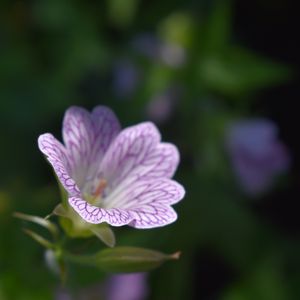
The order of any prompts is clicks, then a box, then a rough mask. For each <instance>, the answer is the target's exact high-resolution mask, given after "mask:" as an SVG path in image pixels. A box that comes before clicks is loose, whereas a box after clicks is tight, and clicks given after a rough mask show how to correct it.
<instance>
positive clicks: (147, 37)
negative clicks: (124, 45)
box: [132, 33, 186, 68]
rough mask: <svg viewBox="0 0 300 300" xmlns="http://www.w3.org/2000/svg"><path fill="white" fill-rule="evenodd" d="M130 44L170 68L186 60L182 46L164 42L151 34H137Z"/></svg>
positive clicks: (179, 65) (176, 66) (178, 65)
mask: <svg viewBox="0 0 300 300" xmlns="http://www.w3.org/2000/svg"><path fill="white" fill-rule="evenodd" d="M132 46H133V48H134V49H135V50H136V51H137V52H138V53H140V54H142V55H143V56H145V57H148V58H150V59H153V60H156V61H159V62H161V63H163V64H166V65H168V66H170V67H172V68H178V67H181V66H182V65H184V63H185V62H186V51H185V49H184V48H183V47H181V46H180V45H177V44H173V43H172V44H171V43H166V42H165V41H163V40H161V39H159V38H158V37H156V36H155V35H153V34H149V33H143V34H140V35H137V36H136V37H135V38H134V40H133V42H132Z"/></svg>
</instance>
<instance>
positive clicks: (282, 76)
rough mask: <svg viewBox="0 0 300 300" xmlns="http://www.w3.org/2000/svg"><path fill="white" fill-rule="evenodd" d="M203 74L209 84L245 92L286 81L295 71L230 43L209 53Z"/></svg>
mask: <svg viewBox="0 0 300 300" xmlns="http://www.w3.org/2000/svg"><path fill="white" fill-rule="evenodd" d="M199 75H200V78H199V80H201V82H202V83H203V84H204V85H206V87H207V88H209V89H212V90H214V91H217V92H219V93H222V94H225V95H229V96H241V95H245V94H247V93H249V92H253V91H255V90H257V89H260V88H263V87H266V86H270V85H273V84H277V83H280V82H284V81H286V80H288V79H289V78H290V77H291V71H290V69H289V68H287V67H285V66H283V65H280V64H277V63H274V62H271V61H269V60H267V59H265V58H263V57H261V56H259V55H256V54H254V53H252V52H250V51H247V50H245V49H242V48H239V47H230V48H228V49H227V50H226V51H224V52H223V53H220V54H218V55H212V56H208V57H206V58H205V59H204V60H203V61H202V62H201V63H200V68H199Z"/></svg>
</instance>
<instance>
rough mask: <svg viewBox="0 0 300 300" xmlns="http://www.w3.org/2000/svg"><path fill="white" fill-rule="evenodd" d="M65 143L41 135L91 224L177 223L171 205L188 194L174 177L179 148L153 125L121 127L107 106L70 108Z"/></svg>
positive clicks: (75, 204)
mask: <svg viewBox="0 0 300 300" xmlns="http://www.w3.org/2000/svg"><path fill="white" fill-rule="evenodd" d="M63 140H64V144H65V145H63V144H61V143H60V142H59V141H58V140H57V139H56V138H55V137H54V136H53V135H52V134H50V133H45V134H42V135H41V136H40V137H39V139H38V144H39V148H40V150H41V151H42V152H43V153H44V154H45V155H46V157H47V159H48V161H49V162H50V164H51V165H52V167H53V169H54V171H55V172H56V175H57V177H58V179H59V180H60V182H61V183H62V185H63V187H64V188H65V190H66V191H67V193H68V202H69V204H70V205H71V206H72V207H73V209H74V210H75V211H76V212H77V213H78V214H79V215H80V216H81V218H83V219H84V220H85V221H86V222H89V223H94V224H98V223H102V222H106V223H108V224H110V225H113V226H123V225H130V226H132V227H136V228H152V227H159V226H164V225H167V224H169V223H172V222H174V221H175V220H176V219H177V214H176V212H175V211H174V210H173V208H172V207H171V205H172V204H175V203H177V202H178V201H180V200H181V199H182V198H183V197H184V194H185V191H184V188H183V187H182V186H181V185H180V184H179V183H177V182H176V181H174V180H171V179H170V178H171V177H172V176H173V175H174V173H175V170H176V168H177V165H178V163H179V153H178V150H177V148H176V147H175V146H174V145H172V144H169V143H162V142H161V137H160V133H159V131H158V129H157V128H156V127H155V125H154V124H153V123H150V122H144V123H141V124H138V125H135V126H131V127H128V128H126V129H124V130H121V128H120V124H119V121H118V119H117V118H116V116H115V114H114V113H113V112H112V111H111V110H110V109H109V108H108V107H105V106H97V107H95V108H94V109H93V111H92V112H91V113H89V112H88V111H87V110H85V109H83V108H80V107H75V106H74V107H71V108H69V109H68V110H67V111H66V114H65V117H64V121H63Z"/></svg>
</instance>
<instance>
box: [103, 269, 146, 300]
mask: <svg viewBox="0 0 300 300" xmlns="http://www.w3.org/2000/svg"><path fill="white" fill-rule="evenodd" d="M148 292H149V290H148V285H147V274H146V273H130V274H117V275H112V276H110V277H109V279H108V280H107V282H106V294H107V297H106V299H107V300H142V299H145V298H146V297H147V295H148Z"/></svg>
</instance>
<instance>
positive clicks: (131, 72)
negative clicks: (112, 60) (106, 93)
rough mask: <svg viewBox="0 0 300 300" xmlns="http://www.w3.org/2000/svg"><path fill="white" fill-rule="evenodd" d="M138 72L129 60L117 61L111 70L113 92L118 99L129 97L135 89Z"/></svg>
mask: <svg viewBox="0 0 300 300" xmlns="http://www.w3.org/2000/svg"><path fill="white" fill-rule="evenodd" d="M139 75H140V74H139V70H138V69H137V67H136V66H135V65H134V64H133V63H132V62H131V61H129V60H121V61H118V62H117V63H116V65H115V67H114V70H113V82H112V83H113V90H114V93H115V94H116V95H117V96H118V97H122V98H123V97H129V96H131V95H132V94H133V92H134V91H135V89H136V88H137V85H138V81H139Z"/></svg>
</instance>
